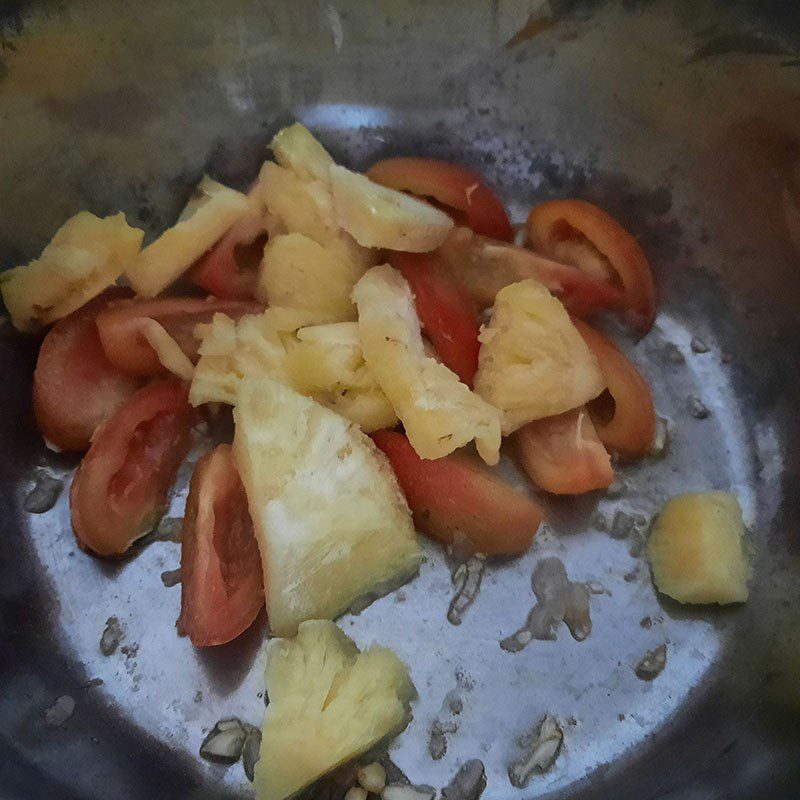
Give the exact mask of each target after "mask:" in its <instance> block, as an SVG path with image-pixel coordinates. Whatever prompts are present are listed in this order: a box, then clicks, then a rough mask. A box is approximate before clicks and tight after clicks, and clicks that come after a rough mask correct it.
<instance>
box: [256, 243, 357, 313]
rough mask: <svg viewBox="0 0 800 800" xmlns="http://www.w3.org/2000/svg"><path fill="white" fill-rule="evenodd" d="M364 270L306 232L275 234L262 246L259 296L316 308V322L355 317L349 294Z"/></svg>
mask: <svg viewBox="0 0 800 800" xmlns="http://www.w3.org/2000/svg"><path fill="white" fill-rule="evenodd" d="M363 274H364V267H363V265H361V264H359V263H357V262H355V263H354V262H353V261H351V260H348V259H347V258H342V257H341V256H340V255H339V254H338V253H337V252H336V251H335V250H333V249H328V248H327V247H325V246H323V245H321V244H318V243H317V242H315V241H314V240H313V239H310V238H309V237H308V236H303V235H302V234H300V233H289V234H285V235H283V236H276V237H275V238H273V239H270V241H269V242H268V243H267V246H266V247H265V248H264V260H263V261H262V263H261V270H260V272H259V277H258V287H257V290H256V294H257V296H258V299H259V300H261V301H262V302H264V303H267V304H268V305H271V306H276V305H277V306H286V307H288V308H305V309H309V310H313V311H318V312H319V319H318V321H319V322H339V321H344V320H352V319H355V318H356V309H355V306H354V305H353V301H352V300H351V299H350V295H351V293H352V291H353V286H355V284H356V281H358V279H359V278H360V277H361V276H362V275H363Z"/></svg>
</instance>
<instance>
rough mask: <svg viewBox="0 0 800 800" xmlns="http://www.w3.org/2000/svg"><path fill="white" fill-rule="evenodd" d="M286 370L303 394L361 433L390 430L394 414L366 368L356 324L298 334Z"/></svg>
mask: <svg viewBox="0 0 800 800" xmlns="http://www.w3.org/2000/svg"><path fill="white" fill-rule="evenodd" d="M286 372H287V375H288V377H289V383H290V384H291V385H292V386H293V387H294V388H295V389H296V390H297V391H298V392H300V393H301V394H305V395H308V396H311V397H313V398H314V399H315V400H316V401H317V402H319V403H322V404H323V405H324V406H327V407H328V408H330V409H332V410H333V411H336V412H337V413H339V414H341V415H342V416H343V417H347V418H348V419H350V420H352V421H353V422H355V423H356V424H357V425H358V426H359V427H360V428H361V430H363V431H364V432H365V433H371V432H372V431H377V430H381V429H382V428H393V427H394V426H395V425H396V424H397V415H396V414H395V413H394V409H393V408H392V405H391V403H390V402H389V400H388V399H387V397H386V395H385V394H384V393H383V391H382V390H381V388H380V386H378V384H377V382H376V381H375V378H374V377H373V375H372V373H371V372H370V370H369V369H368V367H367V365H366V363H365V361H364V354H363V351H362V350H361V339H360V338H359V334H358V324H357V323H355V322H339V323H335V324H332V325H313V326H311V327H308V328H301V329H300V330H298V331H297V339H296V341H294V342H291V343H290V344H289V345H288V352H287V356H286Z"/></svg>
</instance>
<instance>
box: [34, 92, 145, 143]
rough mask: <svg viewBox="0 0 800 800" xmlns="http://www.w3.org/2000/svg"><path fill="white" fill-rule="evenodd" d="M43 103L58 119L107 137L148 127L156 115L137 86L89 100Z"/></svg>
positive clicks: (54, 99) (46, 100)
mask: <svg viewBox="0 0 800 800" xmlns="http://www.w3.org/2000/svg"><path fill="white" fill-rule="evenodd" d="M41 102H42V104H43V105H44V106H45V108H46V109H47V110H48V112H49V113H50V114H52V115H53V117H54V118H55V119H58V120H61V121H63V122H66V123H68V124H70V125H73V126H74V127H76V128H84V129H89V130H96V131H102V132H103V133H116V134H124V133H126V132H127V131H129V130H130V128H131V126H138V125H142V124H143V123H146V122H147V121H148V120H149V119H151V118H152V117H153V111H154V109H153V107H152V104H151V102H150V101H149V100H148V97H147V94H145V92H144V91H142V90H140V89H137V88H135V87H133V86H123V87H121V88H119V89H112V90H110V91H106V92H97V93H95V94H90V95H85V96H81V95H78V96H77V97H69V98H61V97H45V98H42V101H41Z"/></svg>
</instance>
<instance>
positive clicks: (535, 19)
mask: <svg viewBox="0 0 800 800" xmlns="http://www.w3.org/2000/svg"><path fill="white" fill-rule="evenodd" d="M555 23H556V21H555V20H554V19H553V17H547V16H540V15H538V14H531V15H530V16H529V17H528V21H527V22H526V23H525V24H524V25H523V26H522V27H521V28H520V29H519V30H518V31H517V32H516V33H515V34H514V35H513V36H512V37H511V38H510V39H509V40H508V41H507V42H506V44H505V46H506V47H507V48H511V47H516V46H517V45H518V44H522V43H523V42H527V41H528V40H530V39H533V37H534V36H538V35H539V34H540V33H543V32H544V31H547V30H550V28H552V27H553V25H555Z"/></svg>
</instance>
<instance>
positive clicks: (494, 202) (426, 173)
mask: <svg viewBox="0 0 800 800" xmlns="http://www.w3.org/2000/svg"><path fill="white" fill-rule="evenodd" d="M367 177H368V178H370V180H373V181H375V183H380V184H381V185H383V186H388V187H389V188H391V189H397V190H399V191H405V192H411V193H412V194H415V195H418V196H420V197H432V198H433V199H434V200H436V201H438V203H440V204H441V205H443V206H446V207H447V208H445V209H444V210H448V209H453V210H454V212H455V213H454V214H453V216H454V218H455V219H456V222H457V224H464V223H465V224H466V225H467V226H468V227H469V228H471V229H472V230H473V231H475V233H478V234H481V235H482V236H491V237H492V238H494V239H501V240H503V241H506V242H510V241H511V240H512V238H513V236H514V232H513V230H512V229H511V223H510V222H509V220H508V214H507V213H506V210H505V208H503V204H502V203H501V202H500V200H499V198H498V197H497V195H496V194H495V193H494V192H493V191H492V190H491V189H490V188H489V187H488V186H487V185H486V182H485V181H484V180H483V178H481V176H480V175H478V173H477V172H473V171H472V170H470V169H467V168H466V167H461V166H459V165H458V164H451V163H449V162H447V161H439V160H437V159H433V158H412V157H400V158H387V159H385V160H384V161H379V162H378V163H377V164H373V165H372V166H371V167H370V168H369V169H368V170H367Z"/></svg>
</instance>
